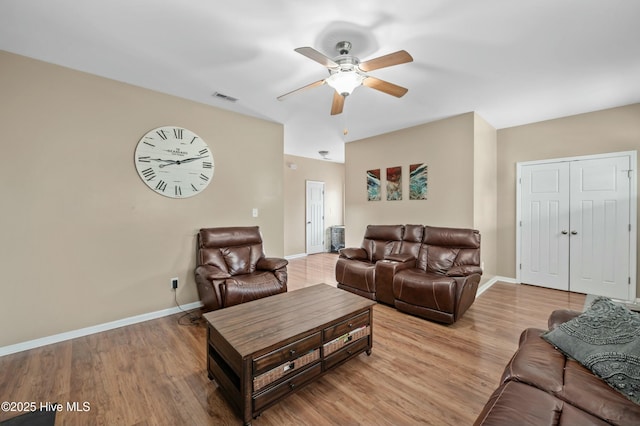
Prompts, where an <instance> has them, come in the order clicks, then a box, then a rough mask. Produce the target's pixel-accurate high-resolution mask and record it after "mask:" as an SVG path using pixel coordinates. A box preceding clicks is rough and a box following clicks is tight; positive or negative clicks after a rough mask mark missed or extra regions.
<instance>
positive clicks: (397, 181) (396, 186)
mask: <svg viewBox="0 0 640 426" xmlns="http://www.w3.org/2000/svg"><path fill="white" fill-rule="evenodd" d="M396 200H402V168H401V167H400V166H398V167H388V168H387V201H396Z"/></svg>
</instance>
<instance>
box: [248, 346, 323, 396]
mask: <svg viewBox="0 0 640 426" xmlns="http://www.w3.org/2000/svg"><path fill="white" fill-rule="evenodd" d="M319 359H320V349H315V350H313V351H311V352H308V353H307V354H305V355H302V356H301V357H298V358H296V359H294V360H291V361H288V362H285V363H284V364H281V365H279V366H277V367H275V368H272V369H271V370H269V371H267V372H265V373H262V374H261V375H259V376H256V377H255V378H254V379H253V391H254V392H256V391H259V390H260V389H262V388H264V387H265V386H267V385H270V384H271V383H273V382H275V381H276V380H278V379H280V378H281V377H284V376H286V375H288V374H291V373H293V372H294V371H297V370H299V369H301V368H302V367H304V366H305V365H309V364H311V363H312V362H314V361H317V360H319Z"/></svg>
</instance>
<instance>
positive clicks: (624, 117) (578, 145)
mask: <svg viewBox="0 0 640 426" xmlns="http://www.w3.org/2000/svg"><path fill="white" fill-rule="evenodd" d="M638 149H640V104H634V105H629V106H624V107H619V108H612V109H608V110H604V111H597V112H592V113H588V114H580V115H575V116H571V117H565V118H560V119H556V120H549V121H544V122H540V123H534V124H529V125H526V126H518V127H512V128H509V129H503V130H499V131H498V194H499V195H498V224H499V227H498V256H497V259H498V265H497V266H498V275H501V276H505V277H510V278H515V276H516V268H515V263H516V250H515V249H516V223H515V221H516V163H518V162H522V161H533V160H544V159H552V158H562V157H574V156H581V155H591V154H601V153H607V152H620V151H632V150H638ZM638 294H640V290H639V291H638Z"/></svg>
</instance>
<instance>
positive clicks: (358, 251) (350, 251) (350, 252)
mask: <svg viewBox="0 0 640 426" xmlns="http://www.w3.org/2000/svg"><path fill="white" fill-rule="evenodd" d="M338 252H339V253H340V257H343V258H345V259H356V260H369V256H367V252H366V251H365V250H364V249H363V248H357V247H347V248H342V249H340V250H339V251H338Z"/></svg>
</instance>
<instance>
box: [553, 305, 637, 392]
mask: <svg viewBox="0 0 640 426" xmlns="http://www.w3.org/2000/svg"><path fill="white" fill-rule="evenodd" d="M542 338H543V339H545V340H546V341H547V342H549V343H551V344H552V345H553V346H555V347H556V348H557V349H558V350H560V351H561V352H562V353H564V354H565V355H567V356H569V357H571V358H573V359H575V360H576V361H578V362H579V363H580V364H582V365H584V366H585V367H586V368H588V369H589V370H591V371H592V372H593V373H594V374H595V375H596V376H598V377H600V378H602V379H603V380H604V381H605V382H607V383H608V384H609V386H611V387H612V388H614V389H615V390H617V391H618V392H620V393H622V394H623V395H625V396H626V397H627V398H629V399H630V400H631V401H633V402H635V403H636V404H640V315H638V314H636V313H633V312H631V311H630V310H629V309H627V308H626V307H624V306H622V305H618V304H616V303H613V302H612V301H611V300H610V299H608V298H605V297H599V298H596V299H595V300H594V301H593V303H592V304H591V306H590V307H589V309H587V310H586V311H585V312H584V313H582V314H581V315H579V316H578V317H576V318H574V319H572V320H570V321H567V322H565V323H564V324H561V325H559V326H558V327H557V328H555V329H554V330H551V331H548V332H546V333H544V334H543V335H542Z"/></svg>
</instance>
